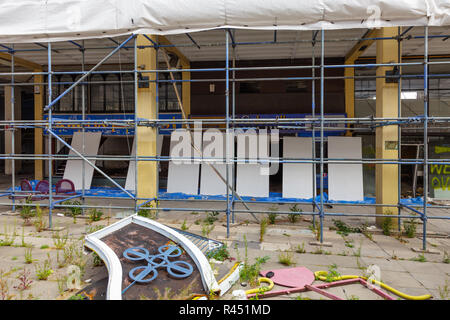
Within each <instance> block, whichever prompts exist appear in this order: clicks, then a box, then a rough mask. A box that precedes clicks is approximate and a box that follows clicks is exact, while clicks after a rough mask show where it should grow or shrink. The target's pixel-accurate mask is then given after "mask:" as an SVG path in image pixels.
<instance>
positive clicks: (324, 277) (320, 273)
mask: <svg viewBox="0 0 450 320" xmlns="http://www.w3.org/2000/svg"><path fill="white" fill-rule="evenodd" d="M327 275H328V271H316V272H314V276H315V277H316V280H322V281H338V280H347V279H356V278H361V279H364V280H366V281H367V277H361V276H355V275H345V276H339V277H332V278H327ZM370 281H371V282H372V283H375V284H377V285H379V286H380V287H382V288H384V289H386V290H388V291H390V292H392V293H393V294H395V295H397V296H399V297H401V298H404V299H408V300H427V299H431V298H433V296H431V295H429V294H425V295H422V296H410V295H408V294H406V293H403V292H400V291H398V290H396V289H394V288H392V287H390V286H388V285H387V284H384V283H383V282H380V281H377V280H375V279H371V280H370Z"/></svg>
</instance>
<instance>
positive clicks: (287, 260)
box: [278, 251, 295, 266]
mask: <svg viewBox="0 0 450 320" xmlns="http://www.w3.org/2000/svg"><path fill="white" fill-rule="evenodd" d="M278 262H279V263H281V264H283V265H285V266H292V265H295V262H294V254H293V253H292V252H290V251H285V252H280V254H279V255H278Z"/></svg>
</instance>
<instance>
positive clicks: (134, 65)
mask: <svg viewBox="0 0 450 320" xmlns="http://www.w3.org/2000/svg"><path fill="white" fill-rule="evenodd" d="M137 41H138V40H137V37H135V38H134V46H133V50H134V64H133V70H134V141H133V143H134V144H135V146H136V147H135V152H134V213H137V212H138V201H137V199H138V176H137V175H138V169H137V167H138V161H137V159H138V141H137V140H138V132H137V131H138V130H137V120H138V118H137V111H138V74H137V68H138V65H137ZM149 85H150V84H149Z"/></svg>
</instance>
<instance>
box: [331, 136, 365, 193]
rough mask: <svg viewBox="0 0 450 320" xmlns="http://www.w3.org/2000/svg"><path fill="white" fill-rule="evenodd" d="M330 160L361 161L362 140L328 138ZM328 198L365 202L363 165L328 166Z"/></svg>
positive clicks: (354, 138)
mask: <svg viewBox="0 0 450 320" xmlns="http://www.w3.org/2000/svg"><path fill="white" fill-rule="evenodd" d="M328 158H332V159H361V158H362V145H361V138H360V137H328ZM328 196H329V199H330V200H341V201H362V200H364V190H363V169H362V164H331V163H330V164H328Z"/></svg>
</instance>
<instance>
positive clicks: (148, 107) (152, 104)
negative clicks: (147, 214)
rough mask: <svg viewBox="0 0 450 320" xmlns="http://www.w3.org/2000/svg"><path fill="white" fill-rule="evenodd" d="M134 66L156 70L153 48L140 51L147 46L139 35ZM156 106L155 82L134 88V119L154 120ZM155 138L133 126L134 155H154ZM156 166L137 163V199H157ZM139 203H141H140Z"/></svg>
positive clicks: (151, 132) (149, 130) (151, 130)
mask: <svg viewBox="0 0 450 320" xmlns="http://www.w3.org/2000/svg"><path fill="white" fill-rule="evenodd" d="M149 37H150V38H151V39H152V40H153V41H155V42H157V38H156V37H155V36H149ZM136 41H137V46H138V48H137V49H136V50H137V65H138V66H139V68H143V69H146V70H150V69H151V70H155V69H157V64H156V61H157V59H156V55H157V52H156V50H155V49H154V48H150V47H145V48H142V49H140V48H139V46H147V45H148V40H147V39H146V38H145V37H144V36H142V35H138V36H137V40H136ZM147 75H148V76H149V80H150V81H152V80H156V73H147V74H146V75H145V76H147ZM157 107H158V105H157V103H156V83H155V82H150V83H149V87H148V88H138V89H137V110H136V113H137V117H138V118H144V119H156V117H157ZM156 137H157V129H156V128H150V127H137V132H136V135H135V139H137V140H136V141H137V145H136V154H137V155H138V156H151V157H154V156H156ZM157 168H158V166H157V162H156V161H138V163H137V196H138V197H139V198H153V197H157V195H158V190H157V186H158V183H157V179H158V169H157ZM140 202H141V203H142V202H143V201H140Z"/></svg>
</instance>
